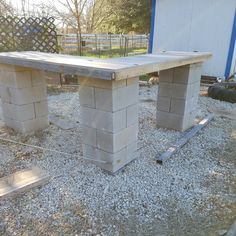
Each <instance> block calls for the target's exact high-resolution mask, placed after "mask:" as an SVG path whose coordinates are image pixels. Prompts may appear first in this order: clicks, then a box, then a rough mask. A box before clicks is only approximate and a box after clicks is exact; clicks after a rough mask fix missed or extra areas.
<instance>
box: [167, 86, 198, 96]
mask: <svg viewBox="0 0 236 236" xmlns="http://www.w3.org/2000/svg"><path fill="white" fill-rule="evenodd" d="M194 89H195V85H194V84H172V96H171V97H172V98H182V99H189V98H191V97H193V96H194Z"/></svg>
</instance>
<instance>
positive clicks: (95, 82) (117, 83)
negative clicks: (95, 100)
mask: <svg viewBox="0 0 236 236" xmlns="http://www.w3.org/2000/svg"><path fill="white" fill-rule="evenodd" d="M79 84H80V86H82V87H83V86H87V87H95V88H104V89H117V88H123V87H125V86H126V80H125V79H124V80H102V79H95V78H90V77H80V78H79Z"/></svg>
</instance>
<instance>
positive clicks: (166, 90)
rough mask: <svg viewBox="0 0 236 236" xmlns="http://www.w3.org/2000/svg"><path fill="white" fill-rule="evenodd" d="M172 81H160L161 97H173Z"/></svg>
mask: <svg viewBox="0 0 236 236" xmlns="http://www.w3.org/2000/svg"><path fill="white" fill-rule="evenodd" d="M172 85H173V84H172V83H159V85H158V96H159V97H171V96H172Z"/></svg>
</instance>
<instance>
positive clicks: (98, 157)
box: [83, 142, 137, 173]
mask: <svg viewBox="0 0 236 236" xmlns="http://www.w3.org/2000/svg"><path fill="white" fill-rule="evenodd" d="M136 150H137V142H133V143H131V144H130V145H128V146H127V147H125V148H123V149H122V150H120V151H119V152H116V153H114V154H112V153H108V152H104V151H103V150H100V149H98V148H95V147H92V146H89V145H83V155H84V157H85V158H87V160H88V159H90V160H89V161H90V162H91V163H94V164H95V165H97V166H99V167H101V168H102V169H104V170H107V171H109V172H112V173H114V172H116V171H118V170H119V169H121V168H122V167H124V166H125V165H126V164H128V163H129V162H130V161H132V160H133V159H134V158H135V155H134V153H135V151H136Z"/></svg>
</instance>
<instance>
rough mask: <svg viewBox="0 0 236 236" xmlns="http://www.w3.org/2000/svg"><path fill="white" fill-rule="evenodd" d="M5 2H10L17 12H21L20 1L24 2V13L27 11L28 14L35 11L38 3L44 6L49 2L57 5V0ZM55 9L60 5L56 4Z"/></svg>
mask: <svg viewBox="0 0 236 236" xmlns="http://www.w3.org/2000/svg"><path fill="white" fill-rule="evenodd" d="M7 1H8V2H10V3H11V4H12V5H13V6H14V8H16V9H18V11H19V12H21V10H22V1H23V2H25V10H26V11H28V10H29V11H30V12H34V11H37V5H40V3H43V4H45V5H46V4H48V3H49V2H52V3H57V0H7ZM57 7H59V8H60V4H57ZM61 7H62V6H61ZM62 9H63V7H62Z"/></svg>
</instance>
